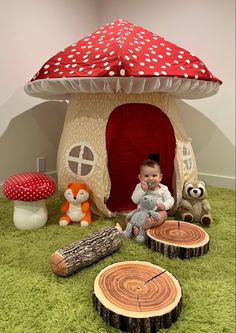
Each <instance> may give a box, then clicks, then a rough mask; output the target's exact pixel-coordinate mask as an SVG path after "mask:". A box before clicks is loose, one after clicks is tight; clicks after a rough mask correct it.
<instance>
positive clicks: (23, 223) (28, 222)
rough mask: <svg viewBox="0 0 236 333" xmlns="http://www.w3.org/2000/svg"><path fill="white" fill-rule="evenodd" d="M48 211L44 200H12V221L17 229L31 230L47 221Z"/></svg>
mask: <svg viewBox="0 0 236 333" xmlns="http://www.w3.org/2000/svg"><path fill="white" fill-rule="evenodd" d="M47 219H48V211H47V207H46V200H45V199H43V200H38V201H32V202H30V201H18V200H15V201H14V213H13V221H14V224H15V226H16V228H17V229H20V230H33V229H39V228H41V227H43V226H44V225H45V224H46V223H47Z"/></svg>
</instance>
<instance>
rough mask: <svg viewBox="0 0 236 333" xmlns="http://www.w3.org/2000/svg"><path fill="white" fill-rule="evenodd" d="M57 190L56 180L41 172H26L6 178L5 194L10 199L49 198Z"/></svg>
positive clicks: (33, 199)
mask: <svg viewBox="0 0 236 333" xmlns="http://www.w3.org/2000/svg"><path fill="white" fill-rule="evenodd" d="M55 190H56V184H55V182H54V180H53V179H52V178H51V177H49V176H48V175H46V174H44V173H40V172H24V173H19V174H16V175H13V176H10V177H9V178H7V179H6V181H5V182H4V184H3V194H4V195H5V196H6V197H7V198H8V199H10V200H20V201H37V200H42V199H47V198H49V197H50V196H51V195H52V194H53V193H54V192H55Z"/></svg>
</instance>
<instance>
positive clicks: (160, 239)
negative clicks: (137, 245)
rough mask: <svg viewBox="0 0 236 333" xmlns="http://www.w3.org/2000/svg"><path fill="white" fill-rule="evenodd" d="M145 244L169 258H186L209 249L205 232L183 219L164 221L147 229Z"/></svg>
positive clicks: (199, 254) (201, 253)
mask: <svg viewBox="0 0 236 333" xmlns="http://www.w3.org/2000/svg"><path fill="white" fill-rule="evenodd" d="M146 243H147V246H148V247H149V248H150V249H152V250H154V251H158V252H162V253H163V254H165V255H167V256H168V257H169V258H177V257H179V258H181V259H188V258H191V257H196V256H201V255H204V254H205V253H207V252H208V250H209V236H208V234H207V232H206V231H205V230H204V229H202V228H201V227H198V226H197V225H195V224H191V223H188V222H183V221H174V220H173V221H171V220H170V221H165V222H164V223H163V224H162V225H160V226H159V227H156V228H152V229H149V230H148V231H147V241H146Z"/></svg>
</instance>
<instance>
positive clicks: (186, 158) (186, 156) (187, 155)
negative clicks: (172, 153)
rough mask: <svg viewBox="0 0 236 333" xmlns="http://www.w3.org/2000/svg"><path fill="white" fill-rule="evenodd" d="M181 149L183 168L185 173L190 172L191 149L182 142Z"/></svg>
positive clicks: (191, 161) (191, 162)
mask: <svg viewBox="0 0 236 333" xmlns="http://www.w3.org/2000/svg"><path fill="white" fill-rule="evenodd" d="M182 151H183V161H184V166H185V170H186V172H187V173H190V172H191V170H192V167H193V159H192V154H191V149H190V148H189V146H188V145H187V144H186V143H183V149H182Z"/></svg>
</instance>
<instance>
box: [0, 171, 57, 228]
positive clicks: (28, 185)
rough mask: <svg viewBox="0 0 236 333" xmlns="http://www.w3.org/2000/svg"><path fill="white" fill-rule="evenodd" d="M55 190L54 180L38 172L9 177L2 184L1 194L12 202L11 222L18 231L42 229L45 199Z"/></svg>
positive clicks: (46, 215) (45, 214)
mask: <svg viewBox="0 0 236 333" xmlns="http://www.w3.org/2000/svg"><path fill="white" fill-rule="evenodd" d="M55 189H56V185H55V182H54V180H53V179H52V178H51V177H49V176H48V175H46V174H44V173H40V172H25V173H19V174H16V175H13V176H10V177H9V178H7V179H6V181H5V182H4V184H3V194H4V195H5V197H6V198H8V199H9V200H14V213H13V221H14V224H15V227H16V228H17V229H20V230H34V229H39V228H41V227H43V226H44V225H45V224H46V222H47V219H48V211H47V207H46V199H47V198H49V197H50V196H51V195H52V194H53V193H54V192H55Z"/></svg>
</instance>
